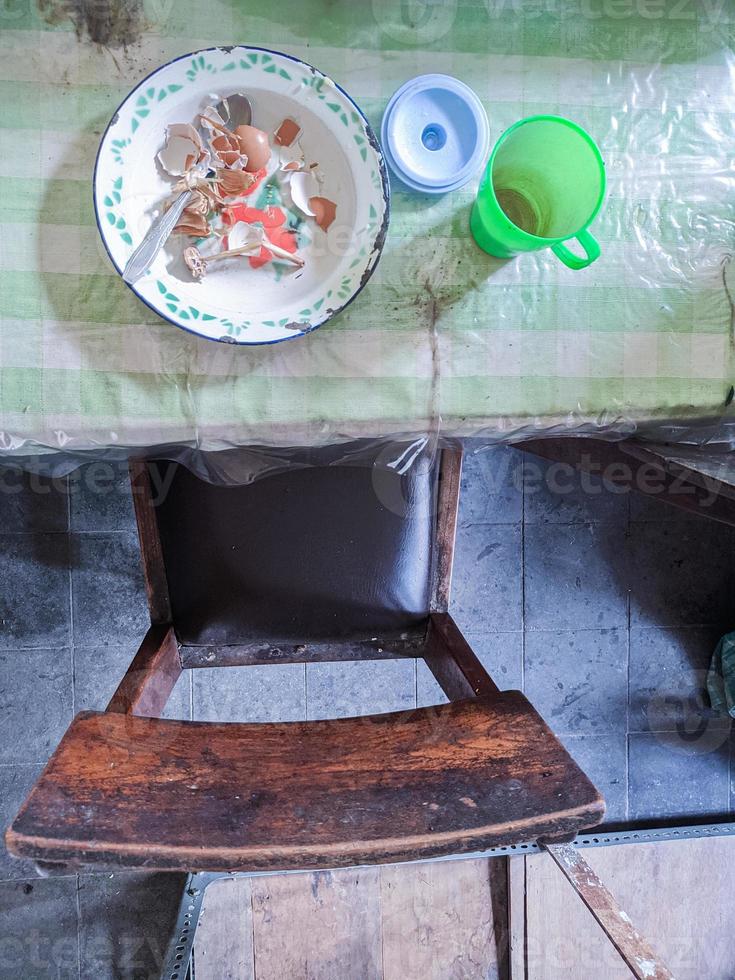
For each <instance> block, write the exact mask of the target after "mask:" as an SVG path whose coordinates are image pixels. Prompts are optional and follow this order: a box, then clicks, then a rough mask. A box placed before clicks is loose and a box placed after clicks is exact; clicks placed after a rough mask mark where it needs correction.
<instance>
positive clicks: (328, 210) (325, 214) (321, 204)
mask: <svg viewBox="0 0 735 980" xmlns="http://www.w3.org/2000/svg"><path fill="white" fill-rule="evenodd" d="M309 207H310V208H311V213H312V214H313V215H314V221H316V223H317V224H318V225H319V227H320V228H321V230H322V231H328V230H329V227H330V225H331V224H332V223H333V222H334V219H335V218H336V217H337V205H336V204H335V203H334V201H330V200H329V198H328V197H310V198H309Z"/></svg>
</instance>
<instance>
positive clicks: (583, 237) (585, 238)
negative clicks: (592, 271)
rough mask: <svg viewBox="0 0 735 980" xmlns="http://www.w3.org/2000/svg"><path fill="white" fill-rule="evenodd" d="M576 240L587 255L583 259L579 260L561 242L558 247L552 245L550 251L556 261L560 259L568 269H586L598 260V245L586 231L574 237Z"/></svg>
mask: <svg viewBox="0 0 735 980" xmlns="http://www.w3.org/2000/svg"><path fill="white" fill-rule="evenodd" d="M570 240H571V239H570ZM576 240H577V241H578V242H579V244H580V245H581V246H582V248H583V249H584V250H585V252H586V253H587V255H586V257H585V258H580V256H579V255H575V254H574V252H570V250H569V249H568V248H567V247H566V245H564V244H563V242H560V243H559V244H558V245H552V246H551V251H552V252H553V253H554V255H555V256H556V257H557V258H558V259H561V261H562V262H563V263H564V265H566V266H569V268H570V269H586V268H587V266H588V265H592V263H593V262H594V261H595V259H599V257H600V244H599V242H598V241H597V239H596V238H593V237H592V235H590V233H589V232H588V231H587V230H586V229H585V230H584V231H580V233H579V234H578V235H577V236H576Z"/></svg>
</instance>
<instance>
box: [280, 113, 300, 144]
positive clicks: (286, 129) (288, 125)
mask: <svg viewBox="0 0 735 980" xmlns="http://www.w3.org/2000/svg"><path fill="white" fill-rule="evenodd" d="M300 133H301V126H299V124H298V123H297V122H296V120H295V119H290V118H286V119H284V120H283V122H282V123H281V125H280V126H279V127H278V129H277V130H276V132H275V134H274V135H275V140H276V143H278V145H279V146H291V144H292V143H293V142H294V140H295V139H296V137H297V136H299V135H300Z"/></svg>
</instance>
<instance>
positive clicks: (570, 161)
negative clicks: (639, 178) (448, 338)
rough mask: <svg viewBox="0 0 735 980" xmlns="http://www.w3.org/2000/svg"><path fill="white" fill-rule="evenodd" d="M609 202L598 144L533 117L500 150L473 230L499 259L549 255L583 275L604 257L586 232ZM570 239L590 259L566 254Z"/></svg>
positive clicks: (558, 121)
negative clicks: (522, 254) (549, 252)
mask: <svg viewBox="0 0 735 980" xmlns="http://www.w3.org/2000/svg"><path fill="white" fill-rule="evenodd" d="M604 196H605V164H604V162H603V160H602V156H601V155H600V151H599V149H598V148H597V145H596V144H595V142H594V140H593V139H592V137H591V136H589V135H588V134H587V133H585V131H584V130H583V129H582V128H581V127H580V126H577V124H576V123H573V122H571V121H570V120H569V119H563V118H562V117H561V116H529V117H528V118H527V119H521V120H520V121H519V122H517V123H515V124H514V125H513V126H511V127H510V129H507V130H506V131H505V132H504V133H503V135H502V136H501V137H500V139H499V140H498V142H497V143H496V144H495V148H494V150H493V152H492V154H491V155H490V159H489V160H488V164H487V167H486V168H485V173H484V175H483V178H482V180H481V182H480V188H479V190H478V192H477V200H476V201H475V204H474V206H473V208H472V216H471V218H470V229H471V231H472V235H473V237H474V239H475V241H476V242H477V244H478V245H479V246H480V248H482V249H484V250H485V251H486V252H489V253H490V255H495V256H497V257H498V258H502V259H507V258H511V256H513V255H518V253H519V252H535V251H537V250H538V249H541V248H551V250H552V252H554V254H555V255H556V256H558V258H560V259H561V261H562V262H563V263H564V265H568V266H569V268H570V269H584V268H586V267H587V266H588V265H590V263H592V262H594V261H595V259H596V258H599V255H600V246H599V244H598V243H597V241H596V240H595V239H594V238H593V237H592V235H591V234H590V233H589V231H588V230H587V229H588V227H589V225H590V224H591V223H592V221H593V220H594V219H595V217H596V215H597V212H598V211H599V210H600V207H601V206H602V201H603V198H604ZM569 239H576V240H577V241H578V242H579V244H580V245H581V246H582V248H583V249H584V252H585V256H584V257H582V256H578V255H575V254H574V252H572V251H571V250H570V249H568V248H567V246H566V245H565V244H564V242H566V241H569Z"/></svg>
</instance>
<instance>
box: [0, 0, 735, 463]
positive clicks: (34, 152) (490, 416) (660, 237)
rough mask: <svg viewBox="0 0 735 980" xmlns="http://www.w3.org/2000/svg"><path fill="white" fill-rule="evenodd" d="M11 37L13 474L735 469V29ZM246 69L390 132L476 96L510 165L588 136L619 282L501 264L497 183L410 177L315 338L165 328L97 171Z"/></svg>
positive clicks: (683, 5) (141, 22) (585, 6)
mask: <svg viewBox="0 0 735 980" xmlns="http://www.w3.org/2000/svg"><path fill="white" fill-rule="evenodd" d="M0 28H1V30H0V93H1V96H0V140H1V141H2V150H1V152H0V222H1V228H0V238H1V240H2V245H1V246H0V284H1V286H0V463H1V462H2V461H3V459H5V460H6V461H12V462H13V463H16V464H17V463H18V462H20V463H21V465H31V464H33V463H35V464H38V462H39V460H43V459H45V460H49V459H52V460H53V459H59V460H63V459H66V460H71V461H74V460H77V459H81V458H89V457H90V456H92V457H94V456H100V457H102V456H108V455H110V454H119V455H122V456H124V455H134V454H146V453H150V452H154V451H156V450H157V449H160V447H163V446H167V447H172V446H174V447H179V448H180V449H181V451H182V452H187V451H215V450H223V449H232V448H235V447H245V446H260V447H278V446H324V445H332V444H334V445H337V444H341V443H345V442H349V441H354V440H383V439H409V440H410V439H422V438H423V439H425V438H426V437H427V436H431V437H436V438H439V439H443V438H459V437H474V438H477V439H480V440H483V441H485V442H488V443H494V442H514V441H517V440H521V439H524V438H538V437H540V436H546V435H554V436H559V435H584V434H595V435H597V436H602V437H604V438H610V439H616V438H624V437H626V436H630V435H633V434H640V435H643V436H644V437H646V436H647V437H648V438H651V439H653V440H656V439H664V438H666V439H668V440H669V441H672V442H673V443H674V444H676V441H677V435H676V434H677V433H679V434H680V435H681V442H682V444H683V443H688V444H690V445H696V444H697V443H698V441H699V439H700V437H699V436H698V433H702V436H701V440H702V441H704V442H706V441H708V440H711V439H712V438H713V433H716V434H717V438H719V439H720V440H721V441H723V440H724V442H725V443H726V444H729V439H730V431H731V429H730V426H731V424H732V418H733V410H734V408H735V406H733V405H732V401H733V383H734V381H735V306H734V305H733V299H734V298H735V271H733V262H732V259H733V248H734V234H733V233H734V232H735V149H734V147H735V53H734V52H733V44H734V43H735V7H732V6H730V5H729V4H727V3H717V2H715V0H712V2H709V3H698V2H695V0H671V2H670V0H523V2H521V0H435V2H431V0H365V2H361V3H357V2H353V0H270V2H268V3H265V2H263V0H208V2H207V3H202V2H200V0H96V2H94V3H90V4H68V3H66V2H61V0H44V2H42V3H36V2H35V0H9V2H8V3H6V4H4V6H3V10H2V13H1V14H0ZM234 44H246V45H254V46H258V47H263V48H268V49H272V50H277V51H283V52H285V53H287V54H289V55H291V56H294V57H298V58H300V59H303V60H304V61H306V62H308V63H309V64H312V65H314V66H316V67H317V68H318V69H320V70H321V71H323V72H325V73H326V74H327V75H329V76H330V77H331V78H333V79H334V80H335V81H336V82H337V83H338V84H339V85H340V86H341V87H343V88H344V89H345V90H346V91H347V92H348V93H349V95H350V96H351V97H352V98H353V99H354V100H355V102H356V103H357V104H358V105H359V106H360V108H361V109H362V111H363V112H364V113H365V115H366V116H367V118H368V119H369V120H370V122H371V124H372V126H373V128H374V129H375V131H376V132H379V131H380V122H381V117H382V114H383V111H384V109H385V106H386V104H387V103H388V100H389V99H390V97H391V95H392V93H393V92H394V91H395V90H396V89H397V88H398V87H399V86H400V85H402V84H403V83H404V82H406V80H408V79H410V78H411V77H413V76H416V75H419V74H422V73H428V72H436V73H444V74H448V75H452V76H455V77H456V78H458V79H460V80H462V81H463V82H465V83H466V84H467V85H469V86H470V87H471V88H472V89H473V90H474V91H475V92H476V93H477V95H478V96H479V98H480V100H481V101H482V103H483V105H484V107H485V109H486V111H487V115H488V120H489V126H490V143H491V145H492V144H494V143H495V141H496V140H497V139H498V137H499V136H500V135H501V133H503V131H504V130H506V129H507V128H508V127H509V126H510V125H512V124H513V123H514V122H516V121H517V120H519V119H521V118H523V117H526V116H530V115H534V114H537V113H543V114H554V115H560V116H564V117H567V118H569V119H572V120H574V121H575V122H576V123H578V124H579V125H580V126H582V127H584V129H586V130H587V132H588V133H589V134H590V135H591V136H592V137H593V139H594V140H595V141H596V142H597V144H598V146H599V147H600V150H601V153H602V156H603V158H604V163H605V170H606V174H607V196H606V200H605V203H604V206H603V209H602V211H601V213H600V215H599V217H598V218H597V220H596V221H595V223H594V225H593V226H592V231H593V233H594V234H595V237H596V238H597V239H598V240H599V242H600V245H601V256H600V258H599V259H598V260H597V261H596V262H594V263H593V264H592V265H590V266H589V267H588V268H586V269H584V270H581V271H573V270H571V269H569V268H567V267H565V266H564V265H562V263H561V262H559V260H558V259H557V258H556V256H555V255H554V254H553V253H552V252H551V251H550V250H543V251H538V252H531V253H527V254H524V255H522V256H519V257H516V258H514V259H510V260H504V259H498V258H493V257H492V256H490V255H488V254H486V253H485V252H484V251H482V250H481V249H480V248H479V247H478V246H477V245H476V244H475V242H474V240H473V238H472V236H471V234H470V228H469V215H470V210H471V206H472V203H473V201H474V199H475V195H476V192H477V185H478V181H479V178H480V176H481V174H480V173H478V174H476V175H475V177H474V179H473V180H471V181H470V182H469V183H468V184H466V185H465V186H464V187H462V188H460V189H459V190H456V191H453V192H451V193H447V194H444V195H432V194H421V193H417V192H415V191H413V190H410V189H409V188H407V187H405V186H403V185H402V184H401V183H400V181H398V180H396V179H395V178H393V179H392V186H391V217H390V224H389V228H388V234H387V238H386V240H385V245H384V249H383V253H382V257H381V259H380V262H379V265H378V267H377V269H376V271H375V273H374V275H373V276H372V278H371V279H370V281H369V283H368V284H367V286H366V288H365V289H364V290H363V291H362V292H361V293H360V295H359V296H357V298H356V299H355V301H354V302H353V303H352V304H350V305H349V306H348V307H347V308H346V309H344V310H343V311H342V312H341V313H340V314H339V315H338V316H336V317H334V318H333V319H331V320H330V321H329V322H327V323H325V324H324V325H323V326H322V327H321V328H320V329H318V330H315V331H314V332H312V333H310V334H308V335H306V336H302V337H295V338H294V339H292V340H288V341H284V342H282V343H276V344H268V345H260V346H248V345H247V344H234V343H217V342H213V341H210V340H206V339H203V338H200V337H197V336H194V335H192V334H190V333H187V332H185V331H183V330H181V329H178V328H177V327H176V326H174V325H172V324H171V323H168V322H166V321H164V320H163V319H161V318H160V317H159V316H158V315H157V314H155V313H154V312H152V311H151V310H150V309H149V308H148V307H147V306H145V305H144V304H143V303H142V302H141V301H140V300H139V299H138V298H137V297H136V296H135V295H134V293H133V292H132V291H131V290H130V289H129V288H128V287H127V286H126V284H125V283H124V282H123V281H122V279H121V277H120V276H119V275H118V273H117V272H116V270H115V269H114V267H113V266H112V264H111V262H110V260H109V258H108V257H107V254H106V252H105V249H104V248H103V245H102V243H101V240H100V235H99V231H98V228H97V225H96V220H95V210H94V207H93V201H92V177H93V170H94V166H95V157H96V153H97V149H98V146H99V142H100V139H101V136H102V134H103V132H104V130H105V128H106V126H107V124H108V122H109V120H110V118H111V117H112V116H113V114H114V113H115V111H116V108H117V107H118V106H119V105H120V103H121V102H122V101H123V100H124V99H125V98H126V96H127V94H128V93H129V92H130V90H131V89H132V88H134V87H135V86H136V85H137V84H138V83H139V82H140V80H141V79H142V78H144V77H145V76H146V75H148V74H149V73H151V72H152V71H154V70H155V69H156V68H157V67H158V66H160V65H162V64H164V63H166V62H168V61H170V60H171V59H174V58H177V57H180V56H181V55H183V54H185V53H187V52H193V51H197V50H199V49H202V48H206V47H211V46H218V45H234ZM212 85H213V87H214V90H215V91H216V79H213V81H212Z"/></svg>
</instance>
